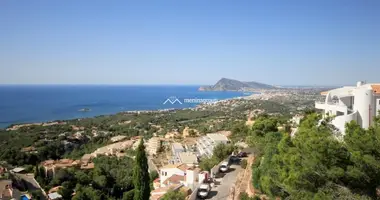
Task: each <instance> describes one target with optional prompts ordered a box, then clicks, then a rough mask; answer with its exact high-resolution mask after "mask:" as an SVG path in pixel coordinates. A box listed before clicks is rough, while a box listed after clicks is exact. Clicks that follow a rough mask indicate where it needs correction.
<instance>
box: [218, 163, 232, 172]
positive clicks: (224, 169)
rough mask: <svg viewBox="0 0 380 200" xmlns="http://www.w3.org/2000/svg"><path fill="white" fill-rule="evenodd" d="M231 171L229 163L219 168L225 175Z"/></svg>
mask: <svg viewBox="0 0 380 200" xmlns="http://www.w3.org/2000/svg"><path fill="white" fill-rule="evenodd" d="M229 169H230V166H229V164H228V162H223V163H222V164H221V165H220V167H219V171H220V172H223V173H226V172H227V171H228V170H229Z"/></svg>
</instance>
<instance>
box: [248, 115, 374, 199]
mask: <svg viewBox="0 0 380 200" xmlns="http://www.w3.org/2000/svg"><path fill="white" fill-rule="evenodd" d="M319 120H320V116H318V115H317V114H316V113H310V114H309V115H308V116H307V118H306V119H304V120H303V121H302V123H301V125H300V127H299V131H298V133H297V134H296V136H295V137H294V138H290V136H289V135H288V134H286V133H278V132H276V130H275V128H274V125H273V124H274V120H270V119H268V118H267V119H261V120H260V123H257V124H256V123H255V126H253V127H252V130H250V131H249V133H248V135H249V136H248V137H247V141H249V143H250V145H251V146H254V147H255V148H256V149H257V152H258V153H257V154H256V155H258V156H259V158H258V159H256V162H255V163H254V164H253V165H252V168H253V183H252V184H253V185H254V187H255V188H258V189H260V190H261V191H262V192H264V193H265V194H267V195H269V196H271V197H281V198H283V199H315V200H317V199H318V200H319V199H321V200H322V199H323V200H325V199H331V200H333V199H334V200H335V199H342V200H343V199H374V198H376V188H378V187H379V186H380V167H379V166H380V150H379V148H378V147H379V146H380V140H379V138H380V120H379V118H377V119H376V123H375V124H374V125H373V126H372V127H371V128H369V129H368V130H364V129H362V128H360V126H358V125H357V124H356V123H355V122H351V123H349V124H347V125H346V135H345V136H344V138H343V141H339V140H338V139H337V137H336V136H335V134H334V132H333V131H332V129H331V128H330V127H329V125H328V123H322V124H321V125H320V126H318V125H317V124H318V121H319Z"/></svg>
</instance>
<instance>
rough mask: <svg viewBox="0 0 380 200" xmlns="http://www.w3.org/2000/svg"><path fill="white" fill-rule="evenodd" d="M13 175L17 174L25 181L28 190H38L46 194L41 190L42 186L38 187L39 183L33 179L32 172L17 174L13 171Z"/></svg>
mask: <svg viewBox="0 0 380 200" xmlns="http://www.w3.org/2000/svg"><path fill="white" fill-rule="evenodd" d="M15 175H16V176H18V177H19V178H21V179H23V180H24V181H25V182H26V184H27V187H28V190H29V191H32V190H40V191H41V192H42V193H43V194H44V195H45V196H46V193H45V192H44V191H43V190H42V188H41V187H40V185H39V184H38V183H37V181H36V180H35V179H34V175H33V174H19V173H15Z"/></svg>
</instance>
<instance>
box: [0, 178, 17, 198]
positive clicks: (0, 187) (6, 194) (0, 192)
mask: <svg viewBox="0 0 380 200" xmlns="http://www.w3.org/2000/svg"><path fill="white" fill-rule="evenodd" d="M20 196H21V193H20V191H18V190H17V189H15V188H13V187H12V180H10V179H2V180H0V199H1V200H11V199H19V198H20Z"/></svg>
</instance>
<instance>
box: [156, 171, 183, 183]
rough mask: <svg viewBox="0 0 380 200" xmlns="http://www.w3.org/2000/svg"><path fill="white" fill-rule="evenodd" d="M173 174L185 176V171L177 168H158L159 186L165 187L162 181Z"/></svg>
mask: <svg viewBox="0 0 380 200" xmlns="http://www.w3.org/2000/svg"><path fill="white" fill-rule="evenodd" d="M174 174H177V175H180V176H185V173H184V172H183V171H182V170H180V169H178V168H168V169H161V170H160V184H161V187H165V186H163V185H164V181H165V180H166V179H168V178H169V177H171V176H173V175H174Z"/></svg>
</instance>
